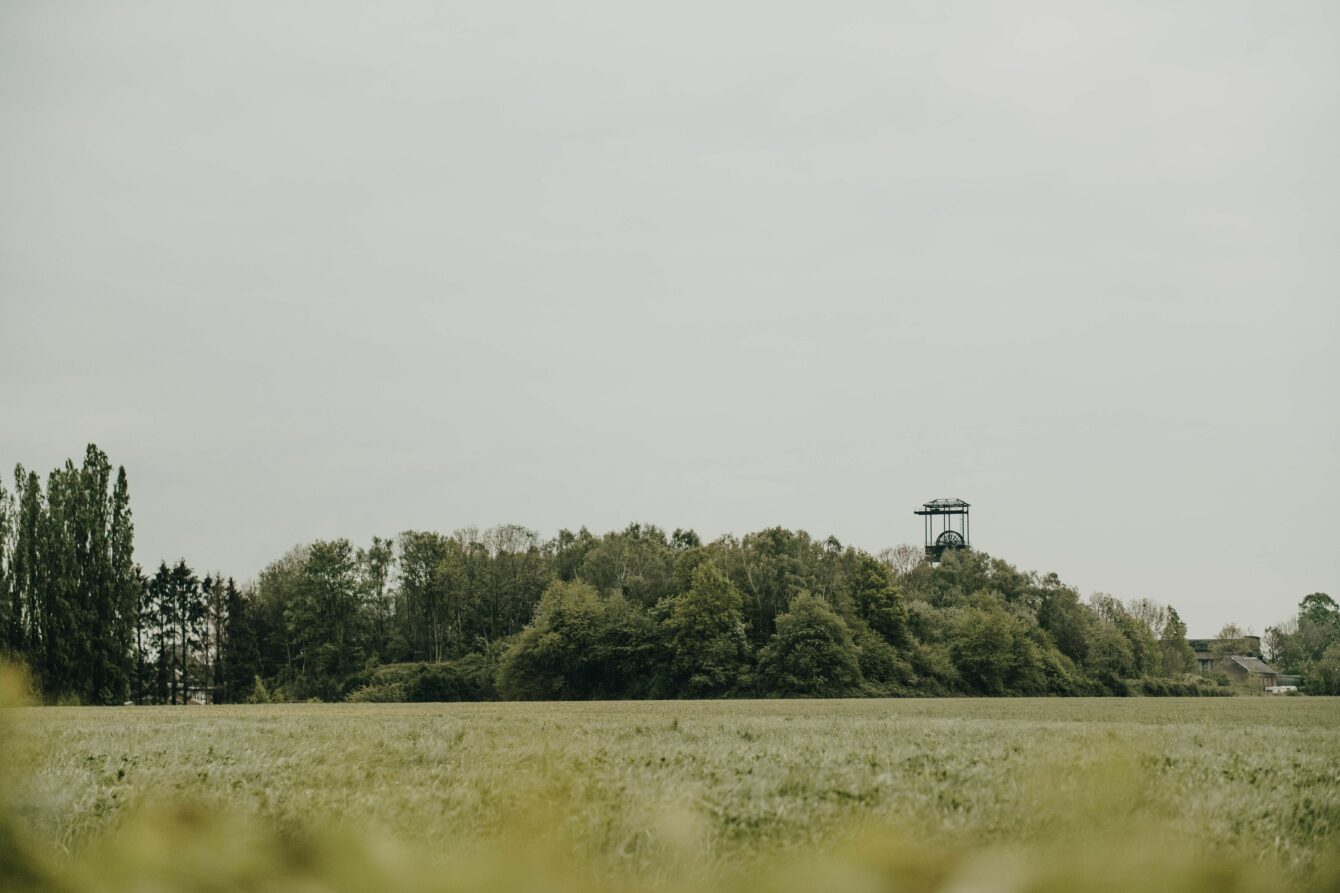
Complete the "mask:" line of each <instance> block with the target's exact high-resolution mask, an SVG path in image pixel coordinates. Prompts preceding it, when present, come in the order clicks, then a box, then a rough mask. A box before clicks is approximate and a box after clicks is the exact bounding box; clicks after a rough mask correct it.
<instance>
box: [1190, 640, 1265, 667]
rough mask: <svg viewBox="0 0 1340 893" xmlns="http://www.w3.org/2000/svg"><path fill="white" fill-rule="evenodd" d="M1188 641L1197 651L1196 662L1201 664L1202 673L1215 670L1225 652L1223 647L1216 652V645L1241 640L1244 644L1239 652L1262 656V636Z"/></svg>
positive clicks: (1193, 649) (1249, 655) (1250, 655)
mask: <svg viewBox="0 0 1340 893" xmlns="http://www.w3.org/2000/svg"><path fill="white" fill-rule="evenodd" d="M1186 641H1187V644H1188V645H1190V646H1191V650H1192V651H1194V652H1196V663H1198V664H1200V671H1201V672H1202V673H1209V672H1212V671H1213V670H1214V665H1215V662H1216V661H1218V660H1219V658H1220V655H1221V654H1222V653H1223V648H1222V647H1221V648H1220V649H1219V651H1220V654H1215V646H1216V645H1223V644H1225V643H1228V642H1241V643H1242V645H1241V647H1240V648H1239V649H1238V653H1241V654H1243V655H1245V656H1248V657H1260V656H1261V637H1260V636H1241V637H1240V638H1237V639H1187V640H1186Z"/></svg>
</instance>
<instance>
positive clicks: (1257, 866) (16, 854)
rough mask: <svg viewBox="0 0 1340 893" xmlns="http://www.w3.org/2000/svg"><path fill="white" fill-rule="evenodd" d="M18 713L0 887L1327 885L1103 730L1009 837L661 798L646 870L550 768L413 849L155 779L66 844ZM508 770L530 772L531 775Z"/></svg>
mask: <svg viewBox="0 0 1340 893" xmlns="http://www.w3.org/2000/svg"><path fill="white" fill-rule="evenodd" d="M26 692H27V685H26V681H25V680H24V678H23V677H22V675H21V674H19V673H17V672H15V671H13V670H12V669H6V670H2V671H0V705H3V706H5V707H10V706H14V705H17V704H21V703H24V701H25V698H26ZM17 714H18V711H9V710H0V890H14V891H27V890H66V891H72V893H79V891H103V890H106V891H149V890H164V891H176V890H180V891H224V890H260V891H271V890H272V891H281V890H283V891H289V890H304V891H306V890H311V891H322V890H328V891H369V890H407V891H424V893H428V891H484V890H487V891H502V893H507V891H517V893H531V891H535V893H539V891H554V893H566V891H574V893H575V891H615V890H662V891H690V890H693V891H697V890H717V891H722V893H730V891H747V890H770V891H781V893H785V891H796V893H801V891H805V893H811V891H831V893H847V891H850V893H865V891H880V890H887V891H908V893H930V891H946V893H966V891H981V893H992V891H1039V893H1043V891H1057V893H1061V891H1079V893H1083V891H1113V893H1115V891H1123V893H1125V891H1135V890H1150V891H1169V893H1191V891H1205V893H1235V891H1242V893H1252V891H1262V893H1266V891H1286V890H1304V891H1314V893H1323V891H1340V858H1337V856H1338V855H1340V846H1329V845H1328V844H1333V843H1336V842H1337V841H1336V840H1335V839H1334V838H1332V839H1330V840H1328V841H1324V842H1321V843H1320V844H1319V845H1318V846H1317V848H1316V849H1317V853H1318V856H1319V858H1318V859H1317V860H1315V862H1314V864H1312V865H1310V866H1309V867H1308V868H1306V870H1302V871H1300V869H1299V868H1298V867H1297V866H1294V867H1292V868H1290V867H1287V866H1283V865H1281V864H1279V863H1278V862H1277V860H1276V859H1275V858H1274V857H1273V856H1272V855H1270V853H1269V852H1268V851H1267V850H1266V849H1265V848H1262V849H1253V848H1251V847H1235V848H1231V849H1229V848H1215V847H1211V846H1207V845H1206V844H1205V842H1204V841H1203V840H1202V839H1201V838H1199V837H1197V836H1196V835H1195V834H1192V833H1189V829H1188V828H1187V827H1186V825H1185V820H1186V819H1185V815H1183V814H1180V813H1177V812H1175V811H1172V810H1170V809H1169V808H1168V807H1167V801H1166V798H1165V797H1163V796H1162V795H1161V792H1159V791H1158V790H1155V789H1154V784H1155V782H1154V780H1153V779H1154V776H1153V775H1152V774H1151V773H1150V772H1149V771H1148V767H1147V766H1146V765H1145V764H1144V763H1142V761H1141V755H1140V754H1138V753H1135V752H1133V751H1132V750H1131V749H1130V748H1129V747H1126V746H1124V745H1123V743H1122V742H1120V741H1116V740H1114V741H1111V742H1106V743H1104V744H1101V745H1096V746H1095V747H1093V748H1092V749H1091V750H1090V751H1088V752H1087V753H1085V754H1083V756H1082V759H1078V760H1077V762H1076V764H1075V765H1074V766H1073V767H1069V768H1066V769H1065V770H1064V771H1060V772H1050V773H1049V772H1045V771H1043V770H1042V769H1041V768H1040V767H1038V768H1035V770H1034V771H1033V772H1032V773H1031V774H1025V775H1023V776H1022V777H1018V778H1013V779H1010V780H1009V781H1008V783H1010V784H1016V785H1019V786H1020V787H1021V788H1022V789H1024V794H1023V795H1020V796H1018V797H1016V798H1015V799H1016V800H1017V801H1018V802H1025V803H1028V804H1029V805H1030V808H1031V810H1032V812H1033V814H1031V815H1029V816H1028V817H1027V825H1028V827H1029V828H1030V829H1031V831H1030V833H1028V834H1026V835H1022V836H1021V835H1012V834H1011V833H1010V830H1009V829H994V831H993V833H989V834H988V833H982V832H981V831H980V830H979V829H970V830H969V831H967V832H958V833H956V832H953V831H950V830H945V831H941V830H938V829H934V828H928V827H924V826H923V827H919V828H912V829H909V828H908V827H899V826H897V825H895V824H893V823H892V822H891V821H890V817H888V816H881V817H874V818H871V819H870V820H868V821H866V820H862V819H860V818H855V819H853V820H852V821H851V822H850V823H849V825H848V827H846V828H845V829H844V830H843V831H841V832H838V833H834V834H832V835H830V836H829V838H828V839H829V840H830V841H831V843H826V844H824V845H809V846H802V847H792V848H787V849H782V850H780V851H778V850H776V849H767V848H763V849H760V851H758V852H755V853H752V854H751V853H750V852H749V851H748V850H747V849H740V850H736V851H733V853H732V855H731V857H730V858H727V859H721V858H714V855H713V852H712V849H711V847H710V846H709V845H707V844H705V842H704V838H705V835H706V834H707V830H706V829H705V828H704V824H703V819H702V817H701V816H700V815H696V814H695V812H694V811H693V810H692V809H691V808H689V807H687V806H685V805H684V804H675V803H661V804H660V805H659V806H658V807H656V808H655V810H654V814H648V815H644V816H642V817H641V827H642V829H643V830H642V831H641V832H640V833H642V834H644V835H645V836H646V837H647V838H649V839H654V841H653V842H652V843H648V844H646V845H647V846H651V847H652V848H654V849H655V852H656V856H655V859H654V860H652V862H651V863H650V864H649V867H648V869H647V870H646V871H643V872H638V871H633V872H629V871H610V870H609V866H608V864H607V863H606V861H604V860H601V859H596V858H592V857H591V847H590V842H589V841H588V840H585V839H582V838H583V837H584V836H589V834H590V830H589V828H588V827H587V826H586V825H581V826H579V827H578V828H577V829H576V830H575V831H573V832H570V833H567V834H565V833H563V832H562V831H559V832H558V833H555V832H554V829H555V828H561V827H562V826H563V824H564V822H565V819H566V818H567V816H566V814H565V808H567V806H568V804H570V803H571V800H570V798H572V797H577V796H580V791H579V790H577V789H578V788H579V787H580V784H581V780H580V779H576V780H574V779H573V778H570V777H567V776H565V775H563V771H564V770H563V769H562V768H561V767H560V768H556V769H554V771H555V772H556V773H557V774H556V775H555V776H554V777H552V778H548V779H547V781H548V784H549V786H550V787H549V790H547V791H546V790H534V791H533V793H534V795H535V796H533V797H530V798H527V799H525V800H524V801H521V802H524V803H526V804H528V806H526V807H520V806H517V807H514V808H513V810H512V811H511V812H510V813H509V814H508V816H507V820H506V822H505V823H504V824H503V825H502V827H501V828H500V829H499V830H498V831H497V833H491V834H490V835H488V836H487V837H484V838H477V837H472V836H471V835H470V834H469V833H466V832H467V831H468V829H462V834H461V835H460V839H459V840H453V841H450V842H447V843H446V844H440V845H433V846H429V845H427V844H426V843H425V842H424V841H422V840H413V841H406V840H404V839H403V838H401V837H397V836H395V835H392V834H389V833H385V832H381V831H377V830H371V829H368V828H355V827H353V826H351V825H350V824H349V823H347V822H344V823H339V824H332V823H322V822H319V821H315V820H312V819H311V818H310V817H303V816H291V815H289V816H285V817H284V819H283V820H282V821H276V820H275V819H274V818H273V817H267V816H265V815H258V814H256V813H254V812H243V811H237V810H231V809H228V808H226V807H224V808H220V804H219V803H218V802H209V803H206V802H202V801H201V800H200V799H199V798H196V799H192V798H189V797H188V798H185V799H182V798H174V797H171V796H170V795H168V794H166V792H163V791H158V792H155V794H154V795H153V796H148V797H145V798H143V799H142V800H139V801H137V802H136V803H135V804H133V805H132V806H129V807H127V808H125V809H124V810H123V811H122V813H121V814H120V815H119V816H118V817H117V818H116V820H115V821H111V822H109V823H107V824H106V825H105V826H100V829H99V830H97V831H96V832H95V833H93V834H92V836H91V837H90V839H88V840H84V841H81V842H80V844H79V845H78V846H77V847H75V848H74V849H73V852H72V853H69V854H67V853H65V852H62V851H60V850H59V849H57V847H55V846H53V845H52V844H51V843H50V842H49V841H47V840H44V839H42V838H41V837H40V836H39V835H36V834H34V833H32V830H31V828H30V827H29V819H30V818H31V816H29V815H26V814H25V809H26V808H27V807H26V806H25V804H24V803H23V802H22V801H21V798H20V797H19V796H18V794H17V792H18V791H20V790H21V789H22V784H21V782H22V781H23V779H24V777H25V776H26V775H27V774H29V773H31V772H32V771H33V767H34V766H35V765H36V764H37V762H38V761H39V760H40V757H41V755H40V754H39V753H37V752H36V749H35V746H34V743H33V742H32V741H31V740H28V737H27V736H26V735H24V734H22V732H23V729H22V728H21V727H20V726H19V725H18V724H17V723H16V722H15V721H14V719H15V717H16V716H17ZM113 716H114V714H112V713H107V714H105V719H106V720H112V719H113ZM524 783H525V784H527V785H529V786H532V787H533V786H534V785H535V784H536V783H537V776H533V775H530V776H524ZM1002 783H1006V781H1005V780H1004V779H1003V780H1002ZM1327 802H1328V803H1329V801H1327ZM1326 808H1328V809H1329V808H1330V806H1327V807H1326ZM621 833H622V832H621ZM624 845H630V846H638V845H640V844H639V843H638V842H636V841H633V842H629V841H628V840H627V839H624ZM643 864H648V863H645V862H644V863H643Z"/></svg>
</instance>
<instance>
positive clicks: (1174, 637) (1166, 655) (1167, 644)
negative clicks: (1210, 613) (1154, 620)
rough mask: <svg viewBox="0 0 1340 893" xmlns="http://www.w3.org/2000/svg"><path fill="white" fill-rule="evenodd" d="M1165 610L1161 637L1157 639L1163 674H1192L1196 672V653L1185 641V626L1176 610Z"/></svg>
mask: <svg viewBox="0 0 1340 893" xmlns="http://www.w3.org/2000/svg"><path fill="white" fill-rule="evenodd" d="M1167 610H1168V614H1167V618H1166V619H1165V621H1164V624H1163V635H1162V637H1161V638H1160V639H1159V650H1160V651H1161V652H1162V665H1163V673H1164V675H1167V676H1177V675H1180V674H1183V673H1193V672H1195V670H1196V652H1195V651H1193V650H1191V644H1190V643H1189V642H1188V641H1187V640H1186V624H1185V623H1183V622H1182V618H1181V617H1180V616H1179V615H1178V613H1177V609H1176V608H1173V607H1172V606H1169V607H1168V609H1167Z"/></svg>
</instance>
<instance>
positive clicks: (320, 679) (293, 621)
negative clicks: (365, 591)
mask: <svg viewBox="0 0 1340 893" xmlns="http://www.w3.org/2000/svg"><path fill="white" fill-rule="evenodd" d="M360 607H361V599H360V589H359V569H358V564H357V561H356V559H355V556H354V548H353V546H352V545H351V544H350V542H349V541H348V540H347V539H337V540H318V541H317V542H314V543H312V544H311V545H310V546H309V547H308V549H307V554H306V558H305V560H304V561H303V565H302V571H301V583H300V585H299V587H298V590H297V593H296V597H295V598H294V599H293V600H292V601H291V602H290V603H289V605H288V609H287V611H286V620H287V622H288V624H289V627H290V638H291V640H292V641H293V642H294V643H295V645H296V647H297V654H296V664H297V678H298V680H299V682H300V691H299V694H300V695H302V696H304V697H308V696H311V695H314V694H315V695H317V696H319V697H322V698H326V699H329V698H332V697H335V696H336V695H338V694H341V693H342V692H341V687H342V685H343V683H344V681H345V679H346V678H347V677H349V676H350V675H352V674H353V673H354V672H355V671H356V670H358V669H359V667H361V666H362V662H363V638H362V617H361V616H360Z"/></svg>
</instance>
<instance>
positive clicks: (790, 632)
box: [758, 591, 861, 697]
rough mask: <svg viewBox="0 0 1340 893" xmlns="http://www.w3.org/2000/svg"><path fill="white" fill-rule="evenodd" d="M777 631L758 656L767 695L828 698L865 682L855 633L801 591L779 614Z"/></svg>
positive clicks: (806, 593)
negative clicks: (854, 637) (854, 640)
mask: <svg viewBox="0 0 1340 893" xmlns="http://www.w3.org/2000/svg"><path fill="white" fill-rule="evenodd" d="M776 628H777V629H776V632H775V633H773V636H772V638H771V639H769V640H768V643H767V645H765V646H764V647H763V650H762V651H761V652H760V653H759V658H758V674H759V679H760V681H761V682H762V684H763V688H764V691H767V692H769V693H773V692H775V693H778V694H788V695H816V696H821V697H828V696H840V695H845V694H851V693H852V692H854V691H855V690H856V689H857V687H858V686H859V685H860V684H861V667H860V655H859V653H858V651H857V649H856V645H855V643H854V642H853V641H852V635H851V630H850V629H849V628H848V627H847V624H846V623H845V622H843V620H842V618H841V617H839V616H838V615H837V614H836V613H835V612H834V611H833V609H832V608H830V607H829V606H828V605H827V604H826V603H825V602H824V601H823V600H822V599H819V598H817V597H816V596H814V595H811V594H810V593H809V592H803V591H802V592H800V593H797V594H796V595H795V597H793V598H792V599H791V603H790V604H789V605H788V606H787V610H786V612H785V613H782V614H778V615H777V618H776Z"/></svg>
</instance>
